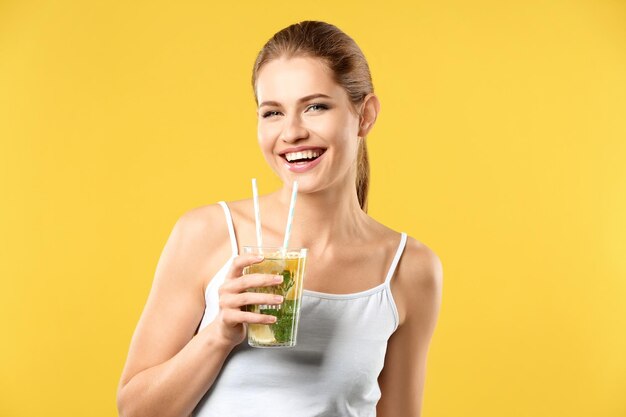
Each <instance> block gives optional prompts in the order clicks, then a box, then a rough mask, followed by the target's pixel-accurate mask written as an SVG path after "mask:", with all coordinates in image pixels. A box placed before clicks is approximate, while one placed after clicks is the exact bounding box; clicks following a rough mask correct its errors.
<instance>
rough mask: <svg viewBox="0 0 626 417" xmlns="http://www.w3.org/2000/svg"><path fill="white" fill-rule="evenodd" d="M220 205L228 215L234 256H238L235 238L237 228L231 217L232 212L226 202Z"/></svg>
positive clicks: (227, 219)
mask: <svg viewBox="0 0 626 417" xmlns="http://www.w3.org/2000/svg"><path fill="white" fill-rule="evenodd" d="M219 205H220V206H222V208H223V209H224V214H225V215H226V223H227V224H228V234H229V235H230V246H231V248H232V250H233V256H237V255H238V254H239V249H238V248H237V238H235V226H233V218H232V216H231V215H230V210H229V209H228V206H227V205H226V202H225V201H220V202H219Z"/></svg>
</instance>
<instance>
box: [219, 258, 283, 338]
mask: <svg viewBox="0 0 626 417" xmlns="http://www.w3.org/2000/svg"><path fill="white" fill-rule="evenodd" d="M262 260H263V257H260V256H257V255H240V256H237V257H236V258H235V259H234V260H233V263H232V265H231V267H230V269H229V271H228V273H227V274H226V277H225V278H224V283H223V284H222V285H221V286H220V288H219V289H218V294H219V308H220V310H219V313H218V314H217V317H216V318H215V321H214V325H215V326H216V328H217V335H218V337H219V338H220V339H221V341H222V342H223V343H225V344H227V345H230V346H235V345H238V344H240V343H241V342H243V340H244V339H245V337H246V327H245V326H244V323H255V324H273V323H274V322H275V321H276V317H274V316H271V315H268V314H258V313H252V312H248V311H243V310H242V307H243V306H246V305H250V304H280V303H282V302H283V297H281V296H279V295H274V294H266V293H255V292H247V290H248V289H250V288H258V287H270V286H274V285H278V284H280V283H281V282H282V281H283V277H282V276H281V275H271V274H249V275H243V269H244V268H245V267H247V266H249V265H252V264H255V263H259V262H261V261H262Z"/></svg>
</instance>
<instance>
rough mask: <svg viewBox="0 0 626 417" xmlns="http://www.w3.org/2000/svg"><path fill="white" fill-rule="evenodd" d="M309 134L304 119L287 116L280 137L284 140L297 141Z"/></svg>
mask: <svg viewBox="0 0 626 417" xmlns="http://www.w3.org/2000/svg"><path fill="white" fill-rule="evenodd" d="M308 136H309V132H308V130H307V129H306V128H305V127H304V126H303V125H302V120H300V118H299V117H298V116H291V117H286V118H285V124H284V125H283V130H282V132H281V133H280V136H279V139H280V140H282V141H283V142H290V143H291V142H296V141H298V140H300V139H306V138H307V137H308Z"/></svg>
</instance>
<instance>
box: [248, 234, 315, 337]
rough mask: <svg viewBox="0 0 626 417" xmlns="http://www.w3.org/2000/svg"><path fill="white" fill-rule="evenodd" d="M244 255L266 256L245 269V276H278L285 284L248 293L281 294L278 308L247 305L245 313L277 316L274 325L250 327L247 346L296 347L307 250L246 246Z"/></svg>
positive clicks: (249, 325)
mask: <svg viewBox="0 0 626 417" xmlns="http://www.w3.org/2000/svg"><path fill="white" fill-rule="evenodd" d="M243 253H244V254H252V255H263V257H264V259H263V261H261V262H259V263H256V264H253V265H250V266H247V267H245V268H244V270H243V273H244V275H245V274H276V275H282V276H283V282H282V283H280V284H278V285H275V286H271V287H260V288H252V289H250V290H248V291H252V292H263V293H269V294H276V295H282V296H283V298H284V300H283V302H282V304H279V305H270V304H267V305H266V304H262V305H247V306H246V307H245V309H246V311H251V312H253V313H261V314H270V315H272V316H275V317H276V322H275V323H273V324H248V344H249V345H250V346H252V347H293V346H295V345H296V336H297V331H298V319H299V317H300V304H301V301H302V288H303V279H304V265H305V263H306V256H307V249H304V248H299V249H287V250H284V249H283V248H275V247H274V248H273V247H258V246H244V247H243Z"/></svg>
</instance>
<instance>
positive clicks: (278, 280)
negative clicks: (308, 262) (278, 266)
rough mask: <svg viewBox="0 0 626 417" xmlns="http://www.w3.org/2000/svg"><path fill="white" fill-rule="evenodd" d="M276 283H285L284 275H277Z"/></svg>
mask: <svg viewBox="0 0 626 417" xmlns="http://www.w3.org/2000/svg"><path fill="white" fill-rule="evenodd" d="M274 282H283V276H282V275H276V276H275V277H274Z"/></svg>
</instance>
